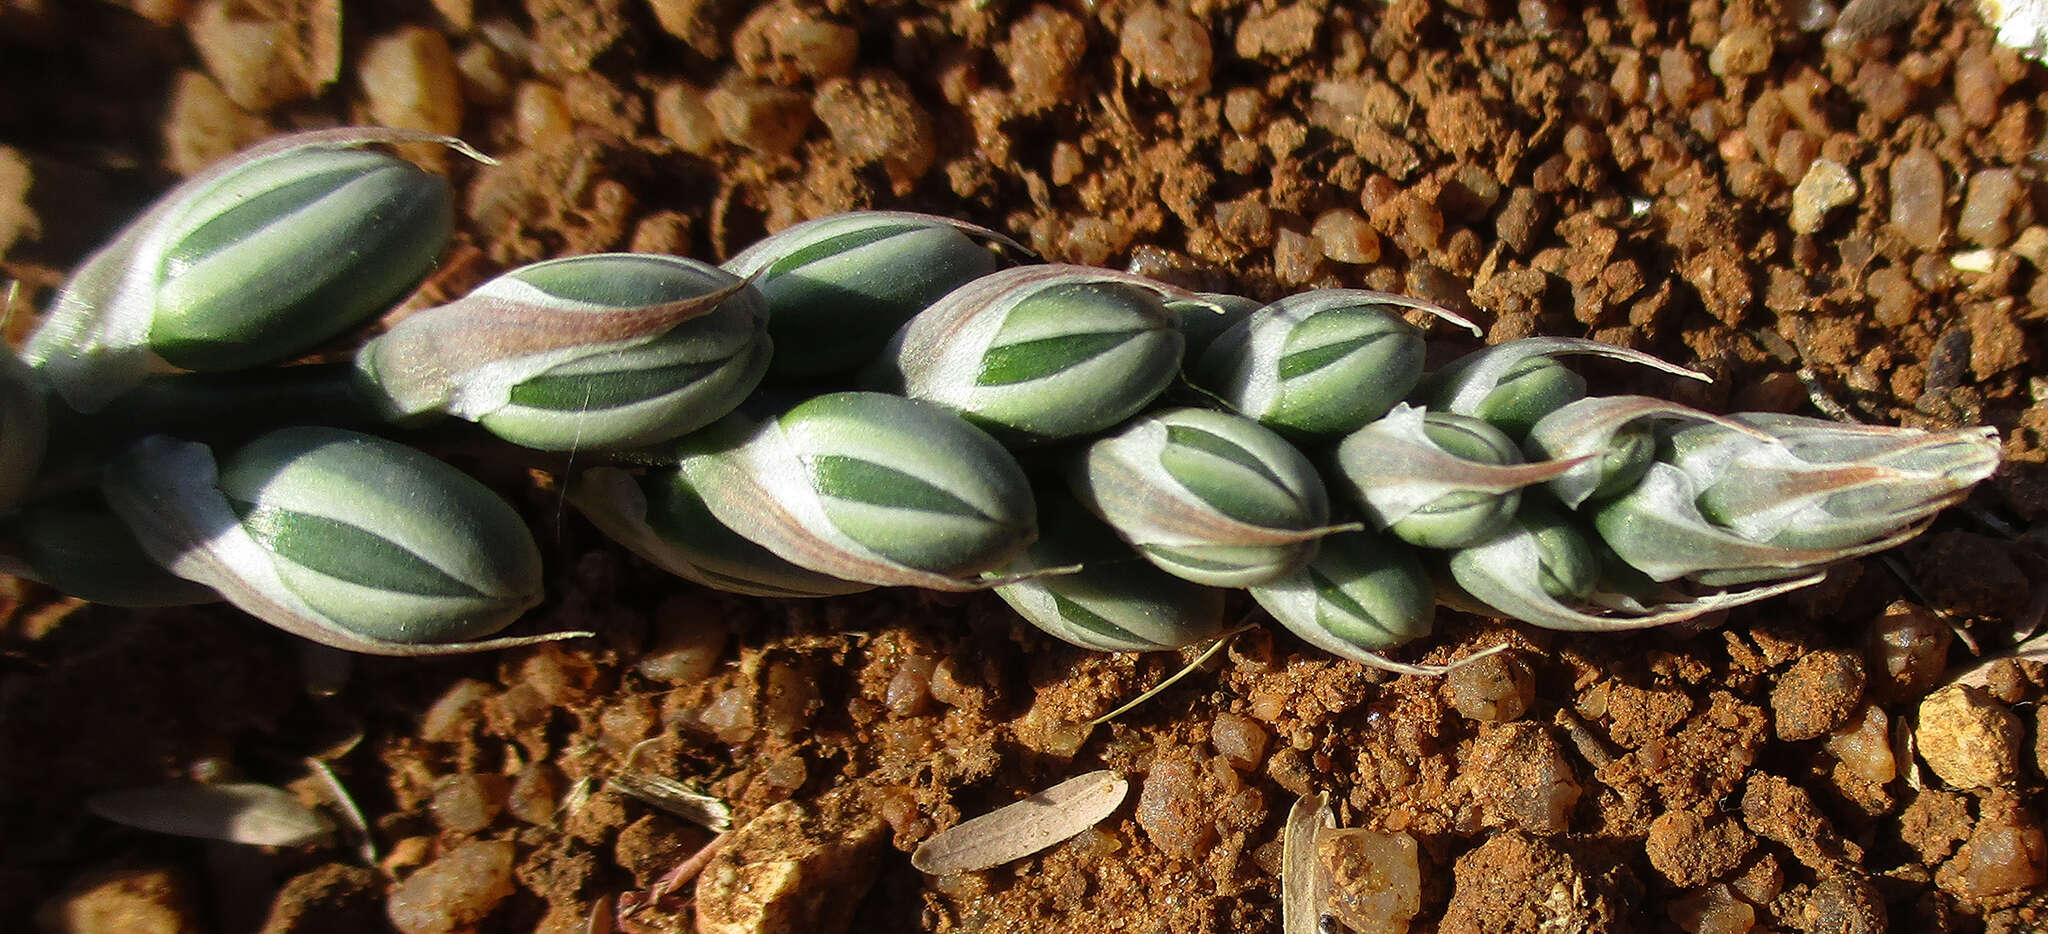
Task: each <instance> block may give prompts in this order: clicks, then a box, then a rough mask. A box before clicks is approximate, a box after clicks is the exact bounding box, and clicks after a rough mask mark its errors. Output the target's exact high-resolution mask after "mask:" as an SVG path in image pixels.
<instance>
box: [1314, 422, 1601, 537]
mask: <svg viewBox="0 0 2048 934" xmlns="http://www.w3.org/2000/svg"><path fill="white" fill-rule="evenodd" d="M1583 460H1584V459H1583V458H1581V459H1576V460H1562V461H1543V462H1541V463H1535V464H1525V463H1522V457H1521V452H1520V451H1519V450H1517V449H1516V448H1515V445H1514V442H1512V441H1509V440H1508V438H1507V436H1506V435H1503V434H1501V433H1500V431H1499V430H1497V429H1495V428H1494V427H1493V426H1491V425H1488V424H1487V423H1485V422H1483V421H1480V420H1479V419H1476V418H1472V417H1470V416H1465V415H1452V414H1447V413H1440V412H1427V413H1425V412H1424V411H1423V410H1421V409H1417V408H1413V407H1410V406H1408V405H1406V404H1405V403H1404V404H1402V405H1397V406H1395V407H1394V410H1393V411H1392V412H1389V413H1387V417H1385V418H1382V419H1380V420H1379V421H1376V422H1374V423H1372V424H1370V425H1367V426H1366V427H1364V428H1361V429H1359V430H1358V431H1355V432H1352V433H1351V434H1350V435H1349V436H1347V437H1345V439H1344V441H1343V442H1342V443H1341V444H1339V445H1338V446H1337V472H1338V474H1339V476H1340V477H1341V480H1340V481H1339V482H1340V483H1342V484H1343V485H1344V486H1345V488H1346V489H1348V490H1349V491H1350V493H1351V494H1352V497H1353V499H1354V500H1355V501H1356V502H1357V503H1358V504H1359V505H1360V506H1363V507H1364V508H1365V512H1366V516H1367V518H1368V519H1370V520H1371V522H1372V525H1373V527H1374V528H1378V529H1386V530H1389V531H1391V532H1393V533H1394V535H1395V536H1397V537H1399V538H1401V539H1402V540H1404V541H1407V542H1409V543H1411V544H1415V545H1421V546H1423V547H1426V548H1461V547H1464V546H1466V545H1471V544H1475V543H1478V542H1481V541H1485V540H1486V539H1488V538H1490V537H1492V536H1493V535H1495V534H1496V533H1498V532H1499V531H1500V530H1501V529H1503V528H1505V527H1506V526H1507V523H1508V521H1509V520H1510V519H1512V518H1513V517H1514V514H1515V508H1516V507H1517V506H1518V505H1519V504H1520V503H1521V491H1522V488H1523V487H1526V486H1530V485H1533V484H1537V483H1542V482H1544V481H1546V480H1551V479H1553V478H1556V477H1558V476H1561V475H1563V474H1564V473H1565V472H1567V471H1569V470H1570V469H1571V468H1572V467H1574V466H1576V465H1578V464H1579V463H1581V462H1582V461H1583Z"/></svg>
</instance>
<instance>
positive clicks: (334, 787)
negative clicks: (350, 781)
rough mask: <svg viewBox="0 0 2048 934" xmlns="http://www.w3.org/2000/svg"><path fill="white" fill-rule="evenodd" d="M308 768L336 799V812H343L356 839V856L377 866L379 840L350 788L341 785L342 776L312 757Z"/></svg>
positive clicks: (307, 762) (309, 758) (307, 758)
mask: <svg viewBox="0 0 2048 934" xmlns="http://www.w3.org/2000/svg"><path fill="white" fill-rule="evenodd" d="M306 767H307V768H310V769H312V770H313V774H314V775H316V776H318V777H319V779H320V783H321V784H323V785H326V786H327V793H328V794H329V795H330V796H332V797H333V798H334V805H335V810H337V811H340V812H341V817H342V820H343V821H344V822H346V823H347V824H348V829H349V832H350V834H351V835H353V836H354V837H355V838H356V855H357V856H358V857H360V858H361V859H362V861H363V865H365V866H371V867H374V866H376V865H377V838H376V837H374V836H371V834H370V822H369V821H367V820H364V819H363V809H362V808H359V807H357V806H356V799H355V796H353V795H351V794H349V793H348V786H346V785H343V784H342V783H341V776H339V775H336V774H334V770H333V769H331V768H328V767H327V763H325V762H322V761H320V760H319V759H317V758H315V757H312V756H307V757H306Z"/></svg>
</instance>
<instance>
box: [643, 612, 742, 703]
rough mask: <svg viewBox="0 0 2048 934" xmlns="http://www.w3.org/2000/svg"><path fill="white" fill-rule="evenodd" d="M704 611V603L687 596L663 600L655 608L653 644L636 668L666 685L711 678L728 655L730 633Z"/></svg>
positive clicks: (644, 676)
mask: <svg viewBox="0 0 2048 934" xmlns="http://www.w3.org/2000/svg"><path fill="white" fill-rule="evenodd" d="M703 612H704V611H703V604H702V603H700V602H699V601H697V600H694V599H691V598H690V597H687V596H675V597H670V598H668V599H666V600H663V601H662V602H661V604H660V605H659V606H657V607H655V609H654V620H653V622H654V626H655V633H656V635H655V637H654V647H653V648H650V649H648V650H647V654H645V655H642V656H640V661H639V662H637V663H635V664H634V666H633V670H634V671H637V672H639V673H640V676H641V677H643V678H647V679H649V680H652V681H661V682H664V683H667V684H696V683H698V682H700V681H703V680H704V679H706V678H709V677H711V674H712V672H715V671H717V670H718V665H719V662H720V661H722V660H723V659H724V657H725V643H726V639H727V638H728V635H727V633H726V630H725V627H724V626H722V625H720V624H719V622H718V621H717V620H715V619H706V618H704V615H703Z"/></svg>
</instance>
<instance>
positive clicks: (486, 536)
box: [103, 427, 541, 655]
mask: <svg viewBox="0 0 2048 934" xmlns="http://www.w3.org/2000/svg"><path fill="white" fill-rule="evenodd" d="M103 488H104V490H105V492H106V495H107V500H108V503H109V504H110V505H111V506H113V507H114V511H115V512H116V513H117V514H119V515H120V516H121V518H122V520H123V521H125V522H126V523H127V524H128V527H129V529H130V530H132V531H133V532H134V533H135V535H136V539H137V541H139V542H140V543H141V544H142V547H143V550H144V551H146V552H147V553H148V554H149V555H150V557H151V558H153V559H154V560H156V561H157V562H158V563H159V564H162V565H163V566H164V567H166V568H167V569H169V570H170V571H171V572H172V573H174V574H177V575H179V576H181V577H184V578H186V579H189V580H194V581H197V582H199V583H202V584H205V585H207V586H209V587H212V588H213V589H214V590H216V591H218V592H219V593H220V594H221V595H222V596H223V597H225V598H226V599H227V600H228V601H229V602H231V603H234V604H235V605H236V606H238V607H240V608H242V609H243V610H246V611H248V612H249V613H251V614H253V615H255V616H258V617H260V618H262V619H263V620H264V621H265V622H268V623H271V624H272V625H275V626H278V627H281V628H284V629H287V630H290V631H291V632H294V633H297V634H298V635H301V636H305V637H307V638H309V639H314V640H316V641H319V642H324V643H326V644H329V645H334V646H337V647H340V648H344V649H350V650H353V651H361V652H372V653H378V654H390V655H419V654H438V653H444V652H453V651H472V650H476V649H479V648H491V647H499V646H504V645H516V644H522V643H524V642H529V641H534V640H532V639H499V640H489V641H484V642H464V641H462V640H470V639H476V638H478V637H481V636H486V635H489V634H491V633H494V632H497V631H498V630H500V629H503V628H504V627H505V626H506V625H507V624H509V623H511V622H512V621H513V620H514V619H516V618H518V616H519V615H520V614H521V613H523V612H525V611H526V610H527V609H528V608H530V607H532V606H534V605H535V604H537V603H539V602H540V599H541V567H540V553H539V550H538V549H537V548H536V547H535V546H534V543H533V537H532V536H531V535H530V534H529V533H528V532H527V530H526V526H525V525H524V523H522V522H521V521H520V518H519V515H518V514H517V513H515V512H514V511H513V510H512V507H510V506H509V505H507V504H506V503H505V501H504V500H501V499H499V498H498V497H497V496H496V495H495V494H493V493H492V492H491V491H490V490H488V489H486V488H485V487H484V486H483V485H482V484H480V483H478V482H477V481H475V480H473V479H470V478H469V477H468V476H466V475H464V474H462V473H460V472H458V471H456V470H455V469H454V468H452V467H449V466H448V465H446V464H444V463H442V462H440V461H438V460H435V459H434V458H432V457H429V456H427V455H426V454H423V453H421V452H419V451H416V450H413V449H411V448H408V447H405V446H404V445H400V444H396V443H393V442H390V441H386V440H383V439H380V438H375V437H372V436H369V435H364V434H358V433H355V432H350V431H342V430H340V429H333V428H313V427H307V428H287V429H283V430H280V431H275V432H271V433H270V434H267V435H264V436H262V437H260V438H257V439H256V440H254V441H251V442H249V443H248V444H246V445H243V446H242V447H241V448H239V449H237V450H236V451H235V452H234V453H232V454H230V455H228V456H227V457H226V458H224V459H223V460H222V461H221V462H220V463H219V464H218V466H217V467H216V464H215V461H214V459H213V456H212V453H211V452H210V451H208V450H207V449H206V447H205V446H204V445H199V444H193V443H189V442H182V441H176V440H173V439H170V438H166V437H162V436H156V437H151V438H146V439H144V440H143V441H142V442H140V443H138V444H137V445H136V446H135V448H133V449H132V450H130V451H129V452H128V453H126V454H124V455H122V456H121V457H119V458H117V459H116V460H115V462H114V464H112V465H111V466H110V467H109V468H108V473H107V477H106V480H105V482H104V484H103Z"/></svg>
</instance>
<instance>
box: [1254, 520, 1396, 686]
mask: <svg viewBox="0 0 2048 934" xmlns="http://www.w3.org/2000/svg"><path fill="white" fill-rule="evenodd" d="M1251 594H1252V599H1254V600H1257V601H1258V602H1259V605H1260V606H1262V607H1265V608H1266V612H1268V613H1271V614H1273V618H1274V619H1275V620H1278V621H1279V622H1280V625H1282V626H1285V627H1287V629H1288V631H1289V632H1292V633H1294V634H1295V635H1297V636H1300V637H1301V639H1302V641H1304V642H1307V643H1308V644H1310V645H1313V646H1315V647H1317V648H1319V649H1322V650H1324V651H1326V652H1329V653H1331V654H1333V655H1337V656H1339V657H1342V658H1348V659H1351V660H1352V661H1356V662H1360V663H1363V664H1367V665H1372V666H1375V667H1379V668H1387V669H1390V670H1394V671H1415V670H1419V669H1416V668H1415V667H1414V666H1407V665H1401V664H1398V663H1395V662H1391V661H1388V660H1387V659H1386V658H1384V657H1382V656H1381V655H1380V654H1379V653H1380V652H1382V651H1385V650H1387V649H1392V648H1395V647H1397V646H1400V645H1404V644H1406V643H1409V642H1413V641H1415V640H1417V639H1420V638H1423V637H1424V636H1427V635H1429V632H1430V628H1431V627H1432V626H1433V625H1434V623H1435V620H1436V597H1435V591H1434V589H1433V588H1432V587H1431V585H1430V580H1429V572H1428V571H1426V570H1424V569H1423V566H1422V562H1421V560H1419V559H1418V558H1417V556H1416V553H1415V550H1414V549H1413V548H1410V547H1409V546H1408V545H1406V544H1404V543H1402V542H1400V541H1398V540H1396V539H1394V538H1391V537H1388V536H1383V535H1380V534H1377V533H1373V532H1347V533H1344V534H1340V535H1332V536H1330V537H1329V538H1327V539H1324V540H1323V546H1322V548H1321V550H1319V551H1318V552H1317V553H1316V556H1315V558H1314V559H1313V560H1311V561H1310V562H1309V563H1308V564H1307V565H1305V566H1303V567H1302V568H1300V569H1299V570H1296V571H1294V572H1293V573H1291V574H1288V575H1287V576H1285V577H1282V578H1280V579H1279V580H1276V581H1272V582H1269V583H1266V584H1262V585H1259V586H1257V587H1253V588H1251Z"/></svg>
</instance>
